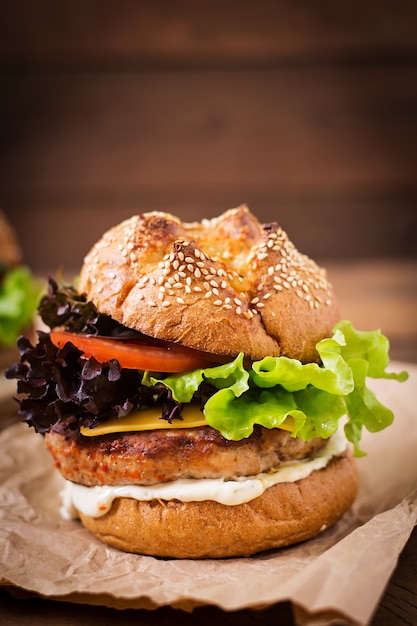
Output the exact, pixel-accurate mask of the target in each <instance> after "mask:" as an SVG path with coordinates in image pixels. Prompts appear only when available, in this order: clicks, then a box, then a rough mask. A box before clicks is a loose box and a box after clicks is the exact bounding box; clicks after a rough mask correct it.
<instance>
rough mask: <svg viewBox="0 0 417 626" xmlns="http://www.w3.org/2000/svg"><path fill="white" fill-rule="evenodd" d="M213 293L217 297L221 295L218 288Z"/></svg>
mask: <svg viewBox="0 0 417 626" xmlns="http://www.w3.org/2000/svg"><path fill="white" fill-rule="evenodd" d="M213 293H214V295H215V296H218V295H219V290H218V289H217V287H213Z"/></svg>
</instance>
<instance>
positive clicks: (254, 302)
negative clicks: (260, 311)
mask: <svg viewBox="0 0 417 626" xmlns="http://www.w3.org/2000/svg"><path fill="white" fill-rule="evenodd" d="M250 302H251V304H256V303H257V302H259V298H258V296H256V297H255V298H252V300H251V301H250Z"/></svg>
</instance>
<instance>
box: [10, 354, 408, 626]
mask: <svg viewBox="0 0 417 626" xmlns="http://www.w3.org/2000/svg"><path fill="white" fill-rule="evenodd" d="M391 369H392V370H395V371H400V370H402V369H407V370H408V372H409V373H410V378H409V380H408V381H407V382H406V383H401V384H400V383H397V382H395V381H371V384H370V386H371V387H372V388H373V389H374V390H375V391H376V392H377V394H378V397H379V398H380V399H381V401H383V402H384V403H385V404H386V405H387V406H389V407H390V408H392V409H393V410H394V412H395V420H394V424H393V425H392V426H391V427H389V428H388V429H387V430H385V431H382V432H380V433H376V434H372V435H370V434H369V433H364V438H363V447H364V448H365V449H366V451H367V453H368V455H367V456H366V457H364V458H361V459H358V467H359V473H360V480H361V485H360V490H359V494H358V497H357V500H356V502H355V504H354V506H353V508H352V509H351V511H349V512H348V513H347V514H346V515H345V516H344V517H343V519H342V520H341V521H340V522H339V523H338V524H337V525H336V526H334V527H333V528H332V529H329V530H327V531H326V532H324V533H323V534H322V535H320V536H319V537H317V538H315V539H313V540H311V541H308V542H306V543H304V544H300V545H297V546H293V547H291V548H287V549H281V550H277V551H273V552H269V553H265V554H262V555H258V556H256V557H252V558H237V559H227V560H217V561H216V560H205V561H192V560H185V561H181V560H163V559H155V558H152V557H142V556H137V555H132V554H125V553H122V552H119V551H117V550H114V549H112V548H109V547H106V546H104V545H103V544H101V543H100V542H99V541H98V540H96V539H95V538H94V537H92V536H91V535H90V534H89V533H88V531H86V530H85V529H83V528H82V527H81V525H80V524H79V523H78V522H76V521H65V520H63V519H61V518H60V515H59V506H60V497H59V492H60V489H61V486H62V481H61V478H60V476H59V475H58V473H57V472H56V470H54V469H53V468H52V464H51V459H50V457H49V453H47V451H46V450H45V449H44V443H43V439H42V437H41V436H40V435H36V434H35V433H34V432H33V430H32V429H30V428H28V427H27V426H26V425H25V424H15V425H12V426H9V427H7V428H6V429H5V430H4V431H3V432H2V433H1V434H0V449H1V455H0V583H1V584H3V585H13V586H14V587H15V588H19V589H21V590H25V591H26V592H31V593H36V594H40V595H42V596H46V597H51V598H54V599H63V600H67V601H74V602H87V603H90V604H101V605H105V606H111V607H116V608H120V609H122V608H149V609H151V608H156V607H160V606H166V605H170V606H172V607H175V608H181V609H184V610H191V609H193V608H194V607H196V606H199V605H215V606H217V607H220V608H221V609H224V610H228V611H230V610H238V609H244V608H262V607H266V606H268V605H271V604H274V603H277V602H280V601H284V600H290V601H292V603H293V605H294V615H295V619H296V622H297V623H298V624H300V625H301V626H312V625H313V624H314V625H327V624H331V623H334V620H337V623H338V624H340V623H346V624H358V625H364V624H366V623H368V621H369V620H370V619H371V617H372V614H373V612H374V610H375V608H376V607H377V604H378V601H379V599H380V597H381V595H382V594H383V591H384V588H385V586H386V584H387V582H388V581H389V578H390V576H391V574H392V572H393V570H394V568H395V565H396V563H397V560H398V556H399V554H400V552H401V550H402V548H403V547H404V545H405V543H406V541H407V539H408V538H409V536H410V534H411V531H412V529H413V527H414V525H415V524H416V523H417V492H416V488H417V366H416V365H412V364H402V363H392V365H391Z"/></svg>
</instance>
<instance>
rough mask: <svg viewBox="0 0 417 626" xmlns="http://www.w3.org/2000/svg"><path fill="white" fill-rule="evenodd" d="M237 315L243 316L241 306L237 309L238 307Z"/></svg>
mask: <svg viewBox="0 0 417 626" xmlns="http://www.w3.org/2000/svg"><path fill="white" fill-rule="evenodd" d="M236 313H237V314H238V315H241V313H242V309H241V308H240V306H237V307H236Z"/></svg>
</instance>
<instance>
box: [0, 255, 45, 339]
mask: <svg viewBox="0 0 417 626" xmlns="http://www.w3.org/2000/svg"><path fill="white" fill-rule="evenodd" d="M41 289H42V287H41V285H40V283H38V282H37V281H36V280H34V278H33V276H32V274H31V272H30V270H29V269H28V268H27V267H26V266H23V265H20V266H18V267H15V268H13V269H11V270H9V271H8V272H6V273H5V275H4V277H3V280H2V282H1V284H0V344H1V345H3V346H11V345H13V344H14V343H15V342H16V339H17V337H18V336H19V335H20V333H21V332H23V331H24V329H25V328H27V327H28V326H29V325H30V324H31V322H32V321H33V319H34V316H35V313H36V309H37V306H38V303H39V299H40V295H41Z"/></svg>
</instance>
